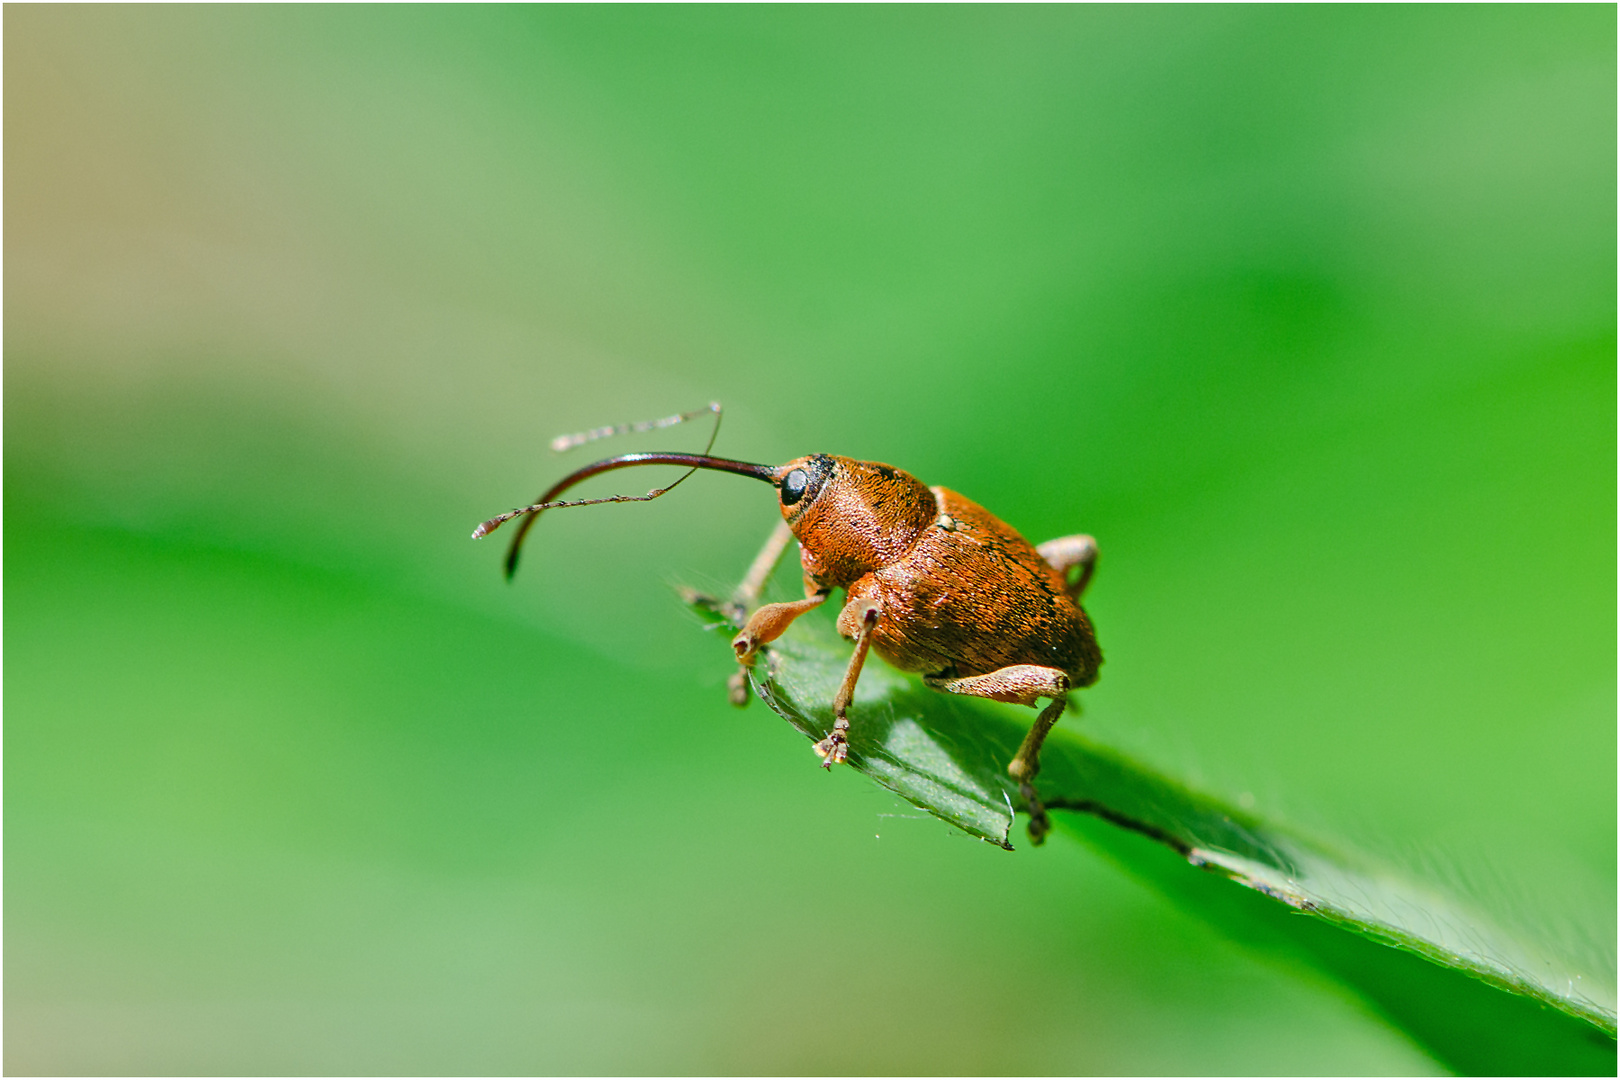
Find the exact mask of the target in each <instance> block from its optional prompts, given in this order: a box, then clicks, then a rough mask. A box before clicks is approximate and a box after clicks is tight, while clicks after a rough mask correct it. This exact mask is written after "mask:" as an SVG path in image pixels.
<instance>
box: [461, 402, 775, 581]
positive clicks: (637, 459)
mask: <svg viewBox="0 0 1620 1080" xmlns="http://www.w3.org/2000/svg"><path fill="white" fill-rule="evenodd" d="M705 413H713V414H714V427H713V429H712V430H710V432H709V441H708V444H707V445H705V446H704V448H703V452H702V453H701V454H672V453H649V454H622V455H620V456H619V457H616V458H608V459H607V460H605V461H598V462H596V463H595V464H592V465H586V466H585V467H584V468H581V469H577V470H575V471H574V472H572V473H570V474H569V475H567V476H565V477H563V478H562V479H561V480H559V481H558V482H557V483H556V484H554V485H553V486H552V488H551V490H549V491H547V492H546V493H545V494H544V495H542V496H540V501H539V502H537V503H534V504H533V505H531V506H520V507H518V508H517V509H516V510H508V511H507V512H506V513H504V514H500V515H498V516H496V517H492V518H490V519H489V520H488V521H486V522H484V523H483V524H481V525H479V526H478V528H476V529H474V530H473V534H472V536H473V539H474V540H478V539H482V538H483V537H485V536H488V535H489V534H490V533H492V532H494V531H495V530H496V529H498V528H500V527H501V525H503V524H505V523H506V522H508V521H511V520H512V519H513V518H519V517H521V518H523V523H522V524H521V525H519V526H518V531H517V535H515V536H513V537H512V545H511V547H510V548H508V549H507V552H506V576H507V577H508V578H510V577H511V576H512V573H513V572H514V571H515V570H516V569H517V558H518V551H519V549H520V548H521V547H522V546H523V538H524V537H525V536H527V535H528V532H529V529H530V528H531V527H533V525H534V522H535V519H536V518H537V517H538V516H539V515H540V512H541V511H543V510H555V509H560V508H562V507H567V506H599V505H601V504H602V503H620V502H650V501H651V500H653V499H656V498H658V497H659V496H660V495H665V494H668V493H669V492H671V491H673V490H674V489H675V488H677V487H679V486H680V485H681V484H682V483H683V482H684V481H685V480H686V478H687V477H689V476H691V475H692V474H693V473H695V472H697V471H698V470H699V469H718V470H721V471H723V472H733V473H740V474H741V475H744V476H751V477H754V478H755V479H757V480H764V481H766V482H768V483H775V482H776V470H775V469H774V468H772V467H771V466H769V465H756V464H754V463H752V462H747V461H733V460H731V459H729V458H716V457H710V456H709V451H710V450H713V449H714V442H715V440H716V439H717V438H719V436H720V419H721V409H720V403H719V402H718V401H714V402H710V403H709V405H708V407H707V408H703V409H695V410H693V411H692V412H686V413H677V414H676V415H674V416H666V417H664V418H663V419H661V420H646V421H642V422H640V423H633V424H618V425H615V426H613V427H600V428H592V429H591V430H590V431H582V432H579V433H578V434H575V435H561V436H558V437H557V438H555V439H553V440H552V442H551V448H552V449H553V450H557V451H563V450H569V449H572V448H573V447H575V446H580V445H582V444H584V443H588V442H594V441H595V440H597V439H603V438H606V437H608V436H609V435H620V434H624V433H627V432H632V431H655V430H657V429H659V428H666V427H673V426H674V425H676V424H679V423H681V422H683V421H686V420H691V419H694V418H696V417H699V416H702V415H704V414H705ZM631 465H685V466H686V467H687V469H686V471H685V472H683V473H682V474H681V475H680V476H678V477H676V478H675V480H674V481H673V482H672V483H670V484H669V485H667V486H665V487H661V488H653V489H652V490H651V491H649V492H647V494H645V495H608V496H604V497H603V498H599V499H558V498H557V496H559V495H561V494H562V493H563V492H564V491H566V490H568V489H569V488H570V487H573V486H574V485H575V484H577V483H579V482H580V481H582V480H585V479H587V478H589V477H592V476H595V475H596V474H598V473H602V472H607V471H608V470H610V469H622V468H625V467H627V466H631Z"/></svg>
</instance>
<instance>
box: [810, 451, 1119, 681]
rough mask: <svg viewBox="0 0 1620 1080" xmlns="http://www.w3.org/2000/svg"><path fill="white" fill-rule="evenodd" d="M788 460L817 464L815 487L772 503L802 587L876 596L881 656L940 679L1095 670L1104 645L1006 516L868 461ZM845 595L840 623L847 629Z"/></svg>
mask: <svg viewBox="0 0 1620 1080" xmlns="http://www.w3.org/2000/svg"><path fill="white" fill-rule="evenodd" d="M795 468H803V469H811V470H818V471H822V472H825V474H826V478H825V480H824V481H823V482H822V484H821V485H820V487H819V491H818V492H817V491H815V490H814V489H813V490H812V492H810V493H807V496H809V495H813V496H814V497H806V498H803V499H800V500H798V501H797V502H796V503H795V504H793V505H783V507H782V515H783V518H784V520H786V521H787V523H788V527H789V528H791V529H792V530H793V534H794V536H795V537H797V538H798V541H799V545H800V562H801V563H802V564H803V566H804V578H805V591H806V592H807V593H808V594H810V595H814V594H815V593H816V592H817V591H821V590H826V589H845V590H847V591H848V595H849V599H850V601H851V602H852V604H853V602H855V601H872V602H876V603H877V604H879V605H880V614H879V616H878V620H877V625H876V627H875V628H874V630H873V633H872V648H874V649H875V650H877V653H878V655H879V656H881V657H883V659H884V660H887V661H888V662H889V663H890V664H891V665H893V666H894V667H896V668H899V669H900V670H901V671H914V672H918V673H920V674H922V675H924V676H927V677H929V678H931V679H934V680H948V679H955V678H961V677H964V676H969V675H987V674H989V673H990V672H993V671H997V670H999V669H1001V668H1005V667H1008V666H1011V665H1015V664H1032V665H1039V666H1044V667H1053V668H1057V669H1058V670H1060V671H1062V672H1063V673H1064V674H1066V675H1067V676H1068V677H1069V681H1070V685H1071V686H1073V687H1077V688H1078V687H1084V686H1090V685H1091V684H1092V683H1094V682H1096V681H1097V668H1098V665H1100V664H1101V663H1102V653H1101V651H1100V650H1099V649H1098V647H1097V637H1096V634H1095V633H1094V632H1093V630H1092V628H1091V621H1090V620H1089V619H1088V618H1087V617H1086V614H1085V612H1084V611H1083V610H1081V608H1080V605H1079V604H1077V603H1075V601H1074V600H1073V599H1072V598H1071V597H1070V596H1069V594H1068V591H1067V583H1066V582H1065V581H1064V579H1063V575H1062V574H1061V573H1060V572H1059V571H1058V570H1057V568H1056V567H1054V566H1053V565H1052V564H1051V563H1049V562H1047V561H1046V560H1045V559H1044V558H1042V557H1041V555H1040V553H1039V552H1038V551H1036V549H1035V547H1034V545H1032V544H1031V543H1029V541H1027V540H1025V539H1024V538H1023V537H1022V536H1020V535H1019V534H1018V532H1017V531H1016V530H1015V529H1013V528H1012V526H1010V525H1008V524H1007V523H1006V522H1004V521H1002V520H1001V519H1000V518H998V517H996V516H995V515H994V514H992V513H990V512H989V511H988V510H986V509H985V508H984V507H982V506H980V505H979V504H978V503H975V502H973V501H972V500H971V499H968V498H966V497H964V496H962V495H958V494H957V493H956V492H954V491H951V490H949V489H948V488H941V487H934V488H930V487H927V486H925V485H924V484H923V483H922V482H921V481H919V480H917V479H916V478H915V477H913V476H912V475H911V474H910V473H907V472H905V471H903V470H901V469H896V468H893V467H892V466H889V465H883V464H880V463H878V462H871V461H855V460H852V459H850V458H843V457H834V456H832V455H828V454H818V455H815V456H813V457H807V458H801V459H799V460H798V461H796V462H789V463H788V464H787V465H785V466H783V469H785V470H788V471H791V470H793V469H795ZM806 503H808V505H805V504H806ZM801 507H802V508H801ZM852 604H846V605H845V607H844V610H843V612H842V613H841V614H840V617H839V621H838V630H839V632H840V633H841V634H843V636H844V637H846V638H849V639H851V640H854V639H855V638H856V637H857V636H858V634H859V630H860V625H859V619H858V617H857V615H856V611H857V610H858V609H857V608H856V607H854V606H852Z"/></svg>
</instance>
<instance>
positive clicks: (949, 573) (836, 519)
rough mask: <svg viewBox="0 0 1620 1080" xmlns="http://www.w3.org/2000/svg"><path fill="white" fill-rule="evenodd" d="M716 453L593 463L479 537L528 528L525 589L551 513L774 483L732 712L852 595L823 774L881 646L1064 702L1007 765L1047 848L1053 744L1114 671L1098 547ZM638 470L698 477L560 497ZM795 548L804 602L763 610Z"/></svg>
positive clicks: (1002, 693)
mask: <svg viewBox="0 0 1620 1080" xmlns="http://www.w3.org/2000/svg"><path fill="white" fill-rule="evenodd" d="M703 412H714V413H715V414H716V416H717V417H718V414H719V407H718V406H710V408H709V409H707V410H701V411H700V412H698V413H686V414H681V415H680V416H674V417H670V418H668V419H666V420H658V421H653V422H651V423H647V424H630V425H623V426H621V427H618V428H600V429H597V430H595V431H591V432H586V433H583V434H581V435H575V436H564V437H562V438H559V439H557V440H556V441H555V442H553V444H552V445H553V447H554V448H555V449H567V448H569V447H570V446H575V445H579V444H580V443H582V442H588V441H590V440H592V439H594V438H598V437H600V436H603V435H608V434H615V433H617V432H620V431H624V430H642V431H645V430H651V429H653V428H657V427H666V426H669V425H670V424H673V423H678V422H679V421H681V420H684V419H690V418H691V417H693V416H697V415H702V413H703ZM716 425H717V429H718V420H717V421H716ZM709 443H710V445H709V447H708V448H705V450H704V452H703V453H701V454H683V453H639V454H623V455H620V456H619V457H612V458H606V459H604V460H602V461H598V462H595V463H593V464H590V465H586V466H585V467H584V468H581V469H578V470H576V471H575V472H573V473H570V474H569V475H567V476H565V477H563V478H562V479H561V480H559V481H557V483H556V484H554V485H552V487H551V489H550V490H549V491H547V492H546V493H545V494H544V495H542V496H541V497H540V499H539V500H538V501H537V502H536V503H535V504H534V505H532V506H526V507H522V508H520V509H517V510H513V511H510V512H508V513H505V514H502V515H500V516H499V517H495V518H491V519H490V520H489V521H486V522H484V523H483V524H482V525H480V526H479V527H478V528H477V530H476V531H475V532H474V533H473V537H474V538H475V539H476V538H478V537H482V536H486V535H488V534H489V533H490V532H492V531H493V530H494V529H496V528H498V527H499V526H500V525H501V524H502V523H504V522H506V521H510V520H511V519H512V518H515V517H522V518H523V519H524V520H523V523H522V525H521V526H520V527H519V530H518V533H517V535H516V536H514V537H513V538H512V545H511V547H510V548H509V549H508V552H507V556H506V573H507V576H508V577H510V576H511V575H512V573H513V571H514V570H516V568H517V557H518V551H519V549H520V548H521V546H522V544H523V539H524V537H525V536H526V535H527V534H528V530H529V529H530V527H532V526H533V525H534V521H535V518H536V517H538V516H539V514H540V512H541V511H542V510H548V509H552V508H555V507H559V506H585V505H593V504H597V503H605V502H643V501H647V500H649V499H655V498H657V497H658V496H660V495H662V494H664V493H665V492H667V491H668V490H670V488H673V487H674V486H675V484H678V483H680V482H681V481H682V480H685V479H686V478H687V477H688V476H690V475H692V473H693V472H695V471H697V470H698V469H715V470H719V471H721V472H729V473H736V474H737V475H739V476H749V477H753V478H754V479H756V480H763V481H765V482H766V483H768V484H770V485H772V486H773V487H775V488H776V494H777V501H778V503H779V505H780V508H781V511H782V520H781V521H780V522H778V523H777V525H776V528H775V529H774V530H773V531H772V533H771V537H770V539H769V540H768V541H766V544H765V547H764V549H763V550H762V551H761V552H760V554H759V557H758V558H757V559H755V560H754V564H753V566H752V567H751V568H750V569H749V571H748V574H747V576H746V578H745V579H744V580H743V583H742V585H741V586H739V587H738V589H737V592H736V594H735V595H734V597H733V600H732V604H731V606H732V608H733V610H734V611H735V612H736V613H737V614H738V615H739V617H740V618H739V621H741V618H744V617H745V618H746V622H744V624H743V629H742V631H741V632H740V633H739V634H737V636H736V637H735V638H734V639H733V640H732V643H731V644H732V648H733V649H734V650H735V651H736V655H737V662H738V663H739V664H740V665H741V668H739V670H738V671H737V673H736V674H735V675H734V676H733V677H732V680H731V683H730V693H731V700H732V702H733V703H734V704H737V705H744V704H747V701H748V681H747V676H746V669H747V668H749V667H750V666H752V664H753V662H754V658H755V656H756V655H757V654H758V653H759V650H760V648H761V647H762V646H764V645H766V644H768V643H769V642H771V641H774V640H776V639H777V638H778V637H780V636H781V635H782V633H783V632H784V631H786V630H787V628H788V626H789V625H790V624H791V623H792V622H793V620H794V619H797V618H798V617H799V616H800V615H803V614H804V613H805V612H807V611H810V610H811V609H813V608H816V607H819V606H820V605H822V604H823V603H825V602H826V601H827V599H828V597H830V596H831V595H832V593H833V590H835V589H843V590H844V592H845V596H846V600H845V603H844V607H843V610H842V611H840V612H839V615H838V632H839V633H840V634H842V635H843V636H844V637H845V638H847V639H849V640H850V641H853V642H854V643H855V651H854V655H852V656H851V657H850V661H849V668H848V670H847V671H846V672H845V674H844V679H843V683H842V685H840V686H839V688H838V693H837V696H836V697H834V699H833V716H834V723H833V729H832V731H830V732H828V734H827V736H826V738H824V739H822V740H821V741H820V742H818V743H817V744H816V745H815V752H816V754H817V756H819V757H820V758H821V763H822V765H824V766H826V767H828V768H830V767H832V766H833V765H835V764H837V763H840V762H842V761H843V760H844V759H845V757H846V756H847V755H848V753H849V739H848V735H847V732H848V730H849V716H848V712H849V705H850V701H851V699H852V698H853V697H854V693H855V683H856V680H857V679H859V678H860V674H861V667H862V665H863V664H864V663H865V661H866V654H867V651H868V650H869V649H876V650H877V652H878V655H879V656H881V657H883V658H884V659H885V660H887V661H888V662H889V663H890V664H892V665H893V666H894V667H896V668H898V669H899V670H901V671H910V672H917V673H919V674H921V676H922V678H923V682H925V683H926V684H927V685H929V686H930V687H933V688H934V689H935V690H940V691H943V692H944V693H947V694H966V695H970V696H972V697H981V698H989V699H990V700H992V701H1005V702H1011V703H1014V704H1018V705H1028V706H1030V707H1034V706H1035V703H1036V701H1037V700H1039V699H1041V698H1046V699H1048V700H1049V704H1048V705H1047V706H1046V708H1044V709H1042V710H1041V712H1040V714H1039V715H1038V716H1037V717H1036V719H1035V723H1034V725H1033V726H1032V727H1031V728H1030V729H1029V734H1028V735H1026V736H1025V738H1024V741H1023V745H1021V746H1020V747H1019V748H1018V753H1017V754H1016V755H1015V756H1014V757H1013V759H1012V762H1011V763H1010V764H1009V765H1008V766H1007V772H1008V773H1009V774H1010V775H1011V776H1012V777H1013V779H1015V780H1016V781H1018V787H1019V792H1020V793H1021V794H1022V795H1023V797H1024V799H1025V801H1026V802H1027V804H1028V806H1029V812H1030V821H1029V835H1030V839H1031V840H1032V841H1034V842H1035V843H1037V844H1039V843H1040V842H1041V841H1042V840H1043V839H1045V836H1046V834H1047V832H1048V831H1049V830H1050V828H1051V823H1050V821H1049V820H1048V818H1047V816H1046V810H1045V808H1044V807H1043V806H1042V804H1041V801H1040V798H1039V796H1038V795H1037V794H1036V791H1035V785H1034V781H1035V775H1036V773H1037V772H1039V771H1040V752H1041V744H1042V742H1044V741H1045V739H1046V734H1047V732H1048V731H1050V730H1051V728H1052V725H1053V724H1055V723H1056V722H1057V719H1058V717H1059V716H1061V715H1062V714H1063V710H1064V708H1065V707H1066V705H1067V704H1068V693H1069V691H1070V690H1073V689H1077V688H1079V687H1084V686H1090V685H1092V684H1093V683H1095V682H1096V681H1097V668H1098V666H1099V665H1100V664H1101V663H1102V653H1101V651H1100V650H1099V649H1098V647H1097V636H1096V634H1095V632H1094V631H1093V630H1092V627H1091V620H1090V619H1088V618H1087V617H1086V613H1085V611H1083V610H1082V609H1081V607H1080V603H1079V599H1080V594H1081V593H1082V592H1083V591H1084V590H1085V587H1086V584H1087V582H1088V581H1089V580H1090V579H1091V574H1092V570H1093V569H1094V568H1095V566H1096V564H1097V543H1096V541H1095V540H1093V539H1092V538H1091V537H1090V536H1084V535H1076V536H1064V537H1060V538H1058V539H1056V540H1048V541H1047V542H1046V543H1044V544H1041V545H1039V546H1035V545H1031V544H1030V543H1029V542H1028V541H1027V540H1025V539H1024V538H1023V537H1022V536H1020V535H1019V534H1018V533H1017V532H1016V531H1015V530H1014V529H1013V528H1012V527H1011V526H1010V525H1007V524H1006V523H1005V522H1003V521H1002V520H1001V519H1000V518H998V517H996V516H995V515H994V514H992V513H990V512H989V511H988V510H986V509H984V508H983V507H981V506H980V505H979V504H977V503H975V502H972V501H971V500H969V499H967V498H964V497H963V496H961V495H958V494H957V493H956V492H954V491H951V490H949V489H948V488H943V487H929V486H927V485H925V484H923V483H922V482H921V481H920V480H918V479H916V478H915V477H913V476H912V475H911V474H910V473H907V472H904V471H902V470H900V469H896V468H894V467H892V466H890V465H884V464H880V463H878V462H875V461H856V460H854V459H852V458H845V457H837V456H835V455H831V454H811V455H809V456H808V457H801V458H795V459H794V460H793V461H790V462H788V463H787V464H785V465H756V464H753V463H751V462H747V461H734V460H732V459H730V458H721V457H712V456H710V455H709V453H708V450H709V449H710V448H712V447H713V443H714V438H713V436H712V435H711V437H710V440H709ZM634 465H683V466H686V467H687V471H686V472H685V473H683V474H682V475H681V476H680V478H679V479H677V480H676V481H675V482H674V483H672V484H670V485H669V487H666V488H655V489H653V490H652V491H650V492H648V493H647V494H646V495H614V496H609V497H607V498H602V499H579V500H572V501H559V500H558V497H559V496H560V495H562V493H563V492H565V491H567V490H568V489H569V488H571V487H573V486H574V485H575V484H577V483H579V482H580V481H582V480H585V479H588V478H589V477H592V476H596V475H597V474H599V473H604V472H609V471H611V470H613V469H623V468H629V467H630V466H634ZM793 538H796V539H797V540H798V541H799V561H800V563H801V564H802V566H803V570H804V592H805V598H804V599H803V600H795V601H790V602H787V603H777V604H764V605H760V604H759V603H758V600H759V595H760V593H761V591H762V590H763V589H764V586H765V582H766V580H767V579H768V578H769V577H770V575H771V571H772V570H773V569H774V568H775V566H776V563H777V561H778V560H779V559H780V558H781V556H782V553H783V551H784V550H785V549H786V547H787V543H788V541H789V539H793Z"/></svg>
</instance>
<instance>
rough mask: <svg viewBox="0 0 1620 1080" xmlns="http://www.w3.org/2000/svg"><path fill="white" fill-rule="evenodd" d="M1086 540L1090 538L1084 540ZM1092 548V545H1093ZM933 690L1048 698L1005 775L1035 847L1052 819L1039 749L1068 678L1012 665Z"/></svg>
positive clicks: (1059, 711) (1030, 701) (1059, 709)
mask: <svg viewBox="0 0 1620 1080" xmlns="http://www.w3.org/2000/svg"><path fill="white" fill-rule="evenodd" d="M1087 539H1090V538H1089V537H1087ZM1093 547H1095V545H1093ZM923 681H924V682H926V683H927V684H928V685H929V686H931V687H933V688H934V689H935V690H940V691H943V692H945V693H947V694H965V695H967V696H969V697H981V698H988V699H990V700H991V701H1005V702H1009V703H1010V704H1014V705H1028V706H1030V707H1032V708H1033V707H1034V705H1035V702H1036V701H1037V700H1039V699H1040V698H1050V699H1051V701H1050V702H1049V703H1048V704H1047V706H1046V708H1044V709H1042V710H1041V712H1040V715H1039V716H1037V717H1036V718H1035V723H1034V724H1032V725H1030V729H1029V734H1027V735H1025V736H1024V741H1023V743H1022V745H1020V746H1019V747H1018V753H1017V754H1015V755H1013V759H1012V761H1011V763H1009V764H1008V766H1007V775H1008V776H1011V777H1012V778H1013V779H1014V780H1016V781H1018V793H1019V794H1020V795H1022V796H1023V798H1024V803H1025V805H1026V806H1028V807H1029V839H1030V842H1031V843H1032V844H1036V845H1037V846H1038V845H1039V844H1041V843H1042V842H1043V841H1044V840H1045V839H1046V834H1047V833H1049V832H1051V831H1052V820H1051V819H1050V818H1049V817H1047V816H1046V806H1045V804H1043V803H1042V802H1041V797H1040V793H1039V792H1037V791H1036V790H1035V776H1036V774H1037V773H1039V772H1040V771H1041V746H1042V744H1043V743H1045V742H1046V735H1047V733H1048V732H1049V731H1051V730H1052V725H1053V724H1056V723H1057V722H1058V717H1060V716H1062V715H1063V710H1064V709H1065V708H1067V707H1068V704H1069V676H1068V674H1067V673H1066V672H1064V671H1062V670H1061V669H1059V668H1053V667H1042V666H1041V665H1039V664H1012V665H1009V666H1008V667H1004V668H999V669H997V670H996V671H992V672H990V673H989V674H987V675H970V676H967V677H966V678H961V679H940V678H929V679H924V680H923Z"/></svg>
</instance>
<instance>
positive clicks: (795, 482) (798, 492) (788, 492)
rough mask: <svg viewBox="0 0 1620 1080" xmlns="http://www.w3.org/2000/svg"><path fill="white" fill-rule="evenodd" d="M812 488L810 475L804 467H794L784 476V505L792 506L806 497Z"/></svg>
mask: <svg viewBox="0 0 1620 1080" xmlns="http://www.w3.org/2000/svg"><path fill="white" fill-rule="evenodd" d="M809 489H810V476H809V474H807V473H806V472H805V471H804V470H803V469H794V470H793V471H792V472H790V473H788V474H787V476H785V477H783V478H782V505H783V506H792V505H793V504H794V503H796V502H798V501H799V500H800V499H802V498H804V493H805V492H806V491H808V490H809Z"/></svg>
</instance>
